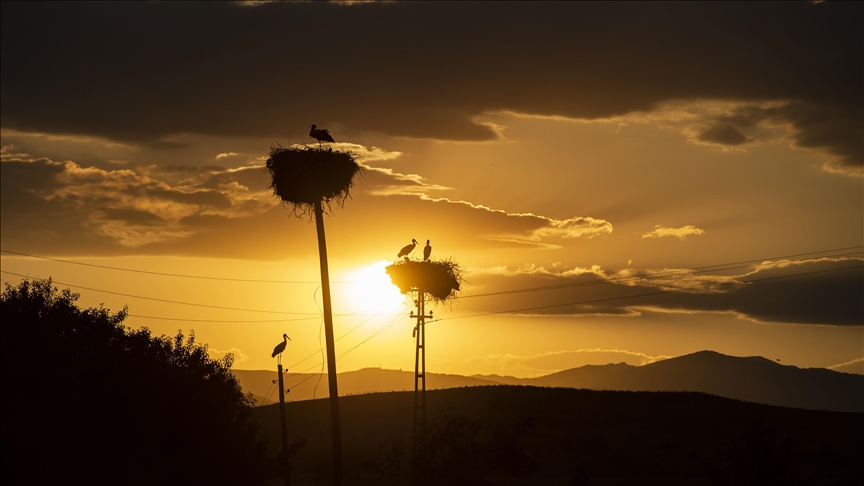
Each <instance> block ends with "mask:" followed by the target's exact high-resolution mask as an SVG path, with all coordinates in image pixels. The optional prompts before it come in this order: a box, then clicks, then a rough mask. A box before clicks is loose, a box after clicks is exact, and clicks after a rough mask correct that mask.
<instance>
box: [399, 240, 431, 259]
mask: <svg viewBox="0 0 864 486" xmlns="http://www.w3.org/2000/svg"><path fill="white" fill-rule="evenodd" d="M416 247H417V240H415V239H413V238H412V239H411V244H410V245H405V246H404V247H402V249H401V250H399V254H398V255H396V258H402V257H403V256H404V257H405V258H408V257H407V256H406V255H408V254H409V253H411V252H412V251H414V248H416ZM431 254H432V246H431V245H429V240H426V248H423V260H424V261H425V260H428V259H429V255H431Z"/></svg>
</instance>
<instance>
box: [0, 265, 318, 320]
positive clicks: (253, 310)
mask: <svg viewBox="0 0 864 486" xmlns="http://www.w3.org/2000/svg"><path fill="white" fill-rule="evenodd" d="M0 272H2V273H8V274H10V275H15V276H16V277H22V278H27V279H32V278H34V277H30V276H28V275H21V274H20V273H15V272H7V271H6V270H0ZM53 282H54V283H56V284H60V285H68V286H69V287H72V288H76V289H84V290H90V291H93V292H102V293H105V294H112V295H120V296H122V297H132V298H135V299H143V300H152V301H155V302H165V303H168V304H180V305H189V306H193V307H206V308H208V309H221V310H233V311H242V312H261V313H265V314H290V315H299V316H318V315H320V314H315V313H312V312H283V311H271V310H261V309H241V308H237V307H225V306H221V305H208V304H196V303H194V302H183V301H179V300H168V299H157V298H155V297H144V296H142V295H134V294H124V293H122V292H113V291H111V290H102V289H94V288H91V287H84V286H82V285H73V284H70V283H66V282H58V281H53Z"/></svg>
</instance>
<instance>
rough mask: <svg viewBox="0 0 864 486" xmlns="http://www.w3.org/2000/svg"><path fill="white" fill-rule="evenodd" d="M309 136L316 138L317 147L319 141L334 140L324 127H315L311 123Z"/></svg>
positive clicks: (319, 146)
mask: <svg viewBox="0 0 864 486" xmlns="http://www.w3.org/2000/svg"><path fill="white" fill-rule="evenodd" d="M309 136H310V137H312V138H314V139H315V140H318V148H319V149H320V148H321V142H336V140H333V137H331V136H330V131H329V130H327V129H326V128H316V125H312V128H311V129H310V130H309Z"/></svg>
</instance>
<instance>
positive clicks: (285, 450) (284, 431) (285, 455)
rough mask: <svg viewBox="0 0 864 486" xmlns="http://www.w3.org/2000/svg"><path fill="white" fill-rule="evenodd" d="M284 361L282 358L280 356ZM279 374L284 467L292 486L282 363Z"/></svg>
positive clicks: (286, 482)
mask: <svg viewBox="0 0 864 486" xmlns="http://www.w3.org/2000/svg"><path fill="white" fill-rule="evenodd" d="M279 359H282V356H279ZM277 370H278V373H279V423H281V424H282V466H283V467H284V468H285V472H284V476H285V486H291V463H290V462H289V458H288V430H287V429H286V428H285V383H283V382H282V363H279V365H278V368H277Z"/></svg>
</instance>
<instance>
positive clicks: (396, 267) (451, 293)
mask: <svg viewBox="0 0 864 486" xmlns="http://www.w3.org/2000/svg"><path fill="white" fill-rule="evenodd" d="M384 271H385V272H387V275H389V276H390V281H391V282H393V285H395V286H397V287H399V291H400V292H402V293H403V294H407V293H409V292H418V291H420V290H422V291H423V292H424V293H425V294H426V295H428V296H429V297H430V298H431V299H432V300H433V301H434V302H436V303H443V302H448V301H452V300H455V299H456V292H458V291H459V287H460V285H461V283H462V269H460V268H459V265H457V264H456V262H454V261H453V260H438V261H435V260H426V261H418V260H398V261H396V262H394V263H392V264H391V265H388V266H387V267H386V268H385V269H384Z"/></svg>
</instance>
